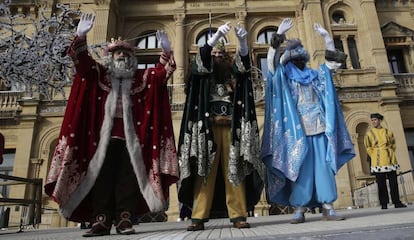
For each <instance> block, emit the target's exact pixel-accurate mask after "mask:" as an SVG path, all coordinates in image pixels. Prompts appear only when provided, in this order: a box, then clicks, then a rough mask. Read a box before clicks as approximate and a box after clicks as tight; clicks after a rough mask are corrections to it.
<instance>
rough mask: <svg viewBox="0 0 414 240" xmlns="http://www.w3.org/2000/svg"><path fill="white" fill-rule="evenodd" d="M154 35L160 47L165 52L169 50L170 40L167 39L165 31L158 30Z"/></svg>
mask: <svg viewBox="0 0 414 240" xmlns="http://www.w3.org/2000/svg"><path fill="white" fill-rule="evenodd" d="M155 36H156V37H157V40H158V42H159V44H160V46H161V48H162V49H163V51H167V52H169V51H171V44H170V40H169V39H168V35H167V33H166V32H165V31H162V30H158V31H157V32H156V33H155Z"/></svg>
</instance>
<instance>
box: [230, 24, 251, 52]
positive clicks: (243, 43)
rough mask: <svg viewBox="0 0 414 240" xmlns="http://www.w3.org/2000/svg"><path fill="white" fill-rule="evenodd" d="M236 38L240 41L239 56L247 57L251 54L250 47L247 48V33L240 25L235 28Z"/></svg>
mask: <svg viewBox="0 0 414 240" xmlns="http://www.w3.org/2000/svg"><path fill="white" fill-rule="evenodd" d="M234 31H235V32H236V36H237V38H238V39H239V54H240V56H246V55H247V54H249V47H248V46H247V31H246V29H244V28H242V27H240V25H239V24H237V26H236V27H235V28H234Z"/></svg>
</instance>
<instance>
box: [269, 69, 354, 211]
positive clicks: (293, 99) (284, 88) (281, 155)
mask: <svg viewBox="0 0 414 240" xmlns="http://www.w3.org/2000/svg"><path fill="white" fill-rule="evenodd" d="M286 66H287V65H282V64H278V66H277V67H276V71H275V74H273V75H272V73H271V72H269V73H268V77H267V79H268V81H267V86H266V110H265V122H264V130H263V139H262V152H261V159H262V161H263V162H264V163H265V165H266V167H267V184H266V192H267V199H268V201H269V202H270V203H278V204H281V205H285V206H289V205H294V204H292V203H291V199H290V198H291V194H292V189H293V188H294V185H295V182H296V181H297V179H298V177H299V176H300V174H307V175H308V173H301V171H300V170H301V167H302V166H303V164H304V163H305V161H311V159H309V156H308V155H307V154H308V151H313V150H314V149H313V148H314V147H315V148H318V146H317V145H314V146H312V144H310V143H311V141H312V140H310V138H315V137H318V138H321V136H322V141H324V142H326V144H323V145H325V146H326V149H323V150H324V151H325V153H326V154H322V155H325V156H322V157H324V158H325V161H324V162H323V163H326V164H328V165H329V167H330V169H332V174H331V176H332V177H331V178H334V176H335V174H336V173H337V171H338V170H339V169H340V168H341V167H342V166H343V165H344V164H345V163H346V162H348V161H349V160H351V159H352V158H353V157H354V156H355V153H354V149H353V144H352V142H351V139H350V136H349V133H348V131H347V128H346V124H345V121H344V117H343V113H342V109H341V107H340V104H339V101H338V97H337V95H336V90H335V86H334V84H333V81H332V76H331V72H330V70H329V68H328V67H327V66H326V65H325V64H322V65H321V66H320V67H319V69H318V71H315V70H312V69H309V68H305V70H306V71H308V72H309V78H310V77H311V79H303V80H304V81H305V82H307V83H306V84H312V87H313V90H314V92H315V93H316V95H317V97H318V102H319V105H320V110H321V112H322V118H323V119H324V122H325V125H326V128H325V132H324V133H322V134H319V135H316V136H306V134H305V130H304V128H303V124H302V122H301V119H300V116H299V114H298V110H297V103H298V102H297V101H298V95H297V94H298V93H297V91H296V89H295V88H293V87H292V86H293V85H294V84H292V83H293V81H294V80H292V79H290V78H289V77H288V75H287V72H286V71H287V70H288V69H287V68H286ZM318 150H320V148H319V149H318ZM315 152H317V151H315ZM303 169H305V168H303ZM305 170H306V169H305ZM309 171H311V170H309ZM317 171H318V169H316V174H315V175H316V176H315V177H317V175H318V172H317ZM306 172H308V171H306ZM332 182H333V183H334V184H335V179H332ZM313 187H314V188H317V186H313ZM334 189H335V190H336V185H335V186H334ZM315 191H316V190H313V196H312V197H311V198H312V201H309V202H307V203H306V204H305V205H307V206H311V205H313V204H315V202H317V199H315V195H316V194H315ZM318 193H319V192H318ZM335 198H336V192H335Z"/></svg>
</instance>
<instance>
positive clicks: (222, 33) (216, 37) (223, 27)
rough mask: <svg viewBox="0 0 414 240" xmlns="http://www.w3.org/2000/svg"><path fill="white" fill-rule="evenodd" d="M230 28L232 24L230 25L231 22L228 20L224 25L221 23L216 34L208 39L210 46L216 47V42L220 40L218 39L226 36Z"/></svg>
mask: <svg viewBox="0 0 414 240" xmlns="http://www.w3.org/2000/svg"><path fill="white" fill-rule="evenodd" d="M230 29H231V25H230V22H227V23H225V24H223V25H221V26H220V27H219V28H218V29H217V32H215V33H214V34H213V36H212V37H211V38H210V39H208V40H207V44H208V45H209V46H210V47H214V46H215V45H216V44H217V42H218V40H219V39H220V38H221V37H224V36H225V35H226V34H227V33H228V32H229V31H230Z"/></svg>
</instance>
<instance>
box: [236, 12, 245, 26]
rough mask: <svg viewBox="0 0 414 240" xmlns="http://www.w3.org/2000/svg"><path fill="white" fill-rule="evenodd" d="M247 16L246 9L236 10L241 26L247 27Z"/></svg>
mask: <svg viewBox="0 0 414 240" xmlns="http://www.w3.org/2000/svg"><path fill="white" fill-rule="evenodd" d="M246 17H247V12H246V11H239V12H236V19H237V23H239V24H240V26H241V27H243V28H246Z"/></svg>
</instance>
